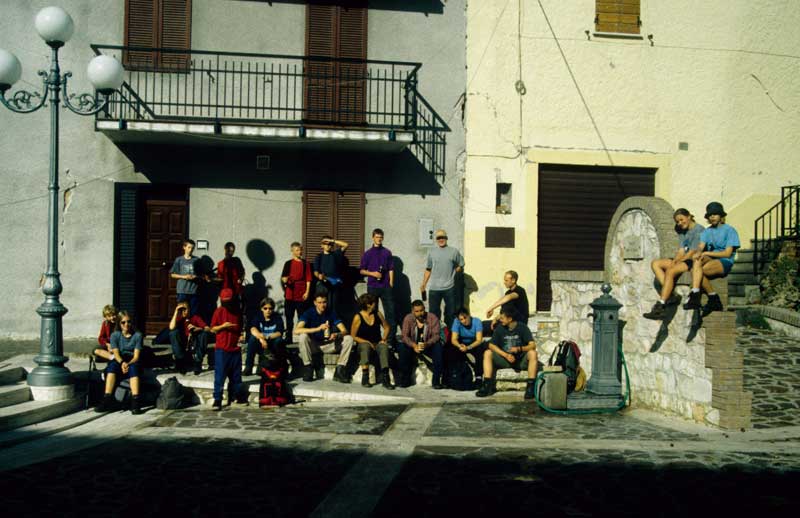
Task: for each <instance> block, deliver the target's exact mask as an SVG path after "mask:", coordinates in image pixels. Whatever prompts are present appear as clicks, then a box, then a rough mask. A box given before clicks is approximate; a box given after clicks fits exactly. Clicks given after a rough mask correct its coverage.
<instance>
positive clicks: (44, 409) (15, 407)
mask: <svg viewBox="0 0 800 518" xmlns="http://www.w3.org/2000/svg"><path fill="white" fill-rule="evenodd" d="M26 377H27V373H26V372H25V369H23V368H22V367H8V366H7V367H6V368H3V367H2V366H0V432H6V431H8V430H13V429H16V428H21V427H23V426H27V425H31V424H36V423H41V422H42V421H47V420H49V419H55V418H57V417H61V416H63V415H66V414H69V413H71V412H75V411H77V410H79V409H81V408H83V406H84V397H83V396H76V397H74V398H72V399H68V400H66V401H34V400H33V399H32V396H31V389H30V387H28V383H27V382H26V381H25V378H26Z"/></svg>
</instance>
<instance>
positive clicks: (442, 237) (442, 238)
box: [436, 236, 447, 241]
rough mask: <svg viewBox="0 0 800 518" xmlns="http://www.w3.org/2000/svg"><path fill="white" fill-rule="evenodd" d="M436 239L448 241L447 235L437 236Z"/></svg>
mask: <svg viewBox="0 0 800 518" xmlns="http://www.w3.org/2000/svg"><path fill="white" fill-rule="evenodd" d="M436 241H447V236H439V237H437V238H436Z"/></svg>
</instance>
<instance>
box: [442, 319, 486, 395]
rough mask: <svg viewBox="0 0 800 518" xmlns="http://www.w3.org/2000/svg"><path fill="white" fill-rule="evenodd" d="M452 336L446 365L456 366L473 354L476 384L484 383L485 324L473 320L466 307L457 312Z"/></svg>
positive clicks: (446, 354)
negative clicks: (467, 355) (469, 354)
mask: <svg viewBox="0 0 800 518" xmlns="http://www.w3.org/2000/svg"><path fill="white" fill-rule="evenodd" d="M451 329H452V333H451V335H450V344H451V345H452V346H451V347H445V351H447V352H446V353H445V364H446V365H448V367H449V366H450V365H454V364H455V363H456V362H463V361H467V360H466V354H467V353H472V356H473V357H474V358H475V383H477V384H480V383H483V352H484V351H485V350H486V345H484V343H483V323H482V322H481V321H480V320H479V319H477V318H473V317H472V316H471V315H470V314H469V310H468V309H467V308H465V307H462V308H459V310H458V311H456V319H455V320H454V321H453V327H452V328H451Z"/></svg>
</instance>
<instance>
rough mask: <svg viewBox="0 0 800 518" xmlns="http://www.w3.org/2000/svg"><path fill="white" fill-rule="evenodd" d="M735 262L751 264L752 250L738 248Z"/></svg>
mask: <svg viewBox="0 0 800 518" xmlns="http://www.w3.org/2000/svg"><path fill="white" fill-rule="evenodd" d="M736 262H737V263H738V262H742V263H750V264H753V250H752V249H751V248H740V249H739V250H737V251H736Z"/></svg>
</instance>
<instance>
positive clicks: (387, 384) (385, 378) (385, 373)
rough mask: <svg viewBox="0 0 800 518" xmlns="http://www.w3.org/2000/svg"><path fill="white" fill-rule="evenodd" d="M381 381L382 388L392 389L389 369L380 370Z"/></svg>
mask: <svg viewBox="0 0 800 518" xmlns="http://www.w3.org/2000/svg"><path fill="white" fill-rule="evenodd" d="M381 383H382V384H383V388H385V389H387V390H394V385H392V380H390V379H389V369H383V370H382V371H381Z"/></svg>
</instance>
